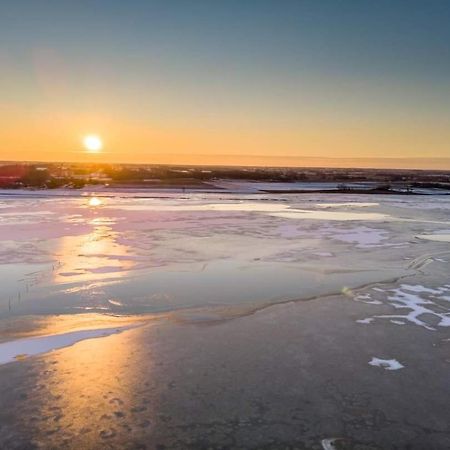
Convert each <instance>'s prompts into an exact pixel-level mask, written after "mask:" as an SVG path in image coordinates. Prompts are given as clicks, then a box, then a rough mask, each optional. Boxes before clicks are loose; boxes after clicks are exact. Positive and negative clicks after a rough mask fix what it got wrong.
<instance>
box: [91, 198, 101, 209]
mask: <svg viewBox="0 0 450 450" xmlns="http://www.w3.org/2000/svg"><path fill="white" fill-rule="evenodd" d="M88 204H89V206H94V207H95V206H100V205H102V204H103V202H102V201H101V200H100V199H99V198H98V197H91V198H90V199H89V203H88Z"/></svg>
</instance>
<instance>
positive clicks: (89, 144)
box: [83, 134, 103, 153]
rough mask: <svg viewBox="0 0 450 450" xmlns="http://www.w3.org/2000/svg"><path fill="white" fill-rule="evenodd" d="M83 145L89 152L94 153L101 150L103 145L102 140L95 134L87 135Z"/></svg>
mask: <svg viewBox="0 0 450 450" xmlns="http://www.w3.org/2000/svg"><path fill="white" fill-rule="evenodd" d="M83 145H84V148H85V149H86V150H87V151H88V152H92V153H97V152H99V151H100V150H101V149H102V147H103V143H102V140H101V139H100V138H99V137H98V136H96V135H95V134H90V135H88V136H85V137H84V139H83Z"/></svg>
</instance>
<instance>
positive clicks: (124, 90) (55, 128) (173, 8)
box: [0, 0, 450, 169]
mask: <svg viewBox="0 0 450 450" xmlns="http://www.w3.org/2000/svg"><path fill="white" fill-rule="evenodd" d="M449 20H450V3H449V2H448V1H446V0H430V1H417V0H412V1H386V0H381V1H377V2H373V1H368V0H360V1H325V0H324V1H308V0H305V1H299V0H282V1H279V2H275V1H268V0H248V1H237V0H229V1H222V2H221V1H202V0H197V1H190V0H172V1H157V0H132V1H128V2H124V1H122V0H105V1H102V0H89V1H64V0H62V1H52V0H39V1H29V0H28V1H27V0H14V1H10V0H2V1H1V2H0V65H1V75H0V91H1V100H0V123H1V127H0V160H33V161H42V160H44V161H96V162H127V163H130V162H133V163H174V164H177V163H180V164H235V165H240V164H242V165H244V164H245V165H253V164H258V165H286V166H289V165H291V166H295V165H300V166H301V165H304V166H307V165H313V166H317V165H319V166H320V165H322V166H333V165H334V166H340V167H343V166H350V167H352V166H363V167H367V166H375V167H377V166H381V167H389V166H392V167H417V168H447V169H448V168H450V160H449V158H450V52H449V44H448V43H449V42H450V27H449ZM92 133H93V134H98V135H101V136H102V138H103V140H104V150H103V152H102V153H101V154H97V155H95V156H93V155H92V154H87V153H86V152H84V151H83V149H82V147H81V145H80V142H81V139H82V136H84V135H86V134H92ZM380 158H381V159H383V158H389V159H391V158H392V159H391V161H389V160H388V161H380V160H379V159H380Z"/></svg>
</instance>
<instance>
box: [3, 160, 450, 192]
mask: <svg viewBox="0 0 450 450" xmlns="http://www.w3.org/2000/svg"><path fill="white" fill-rule="evenodd" d="M224 180H229V181H238V182H239V181H241V182H260V183H261V182H264V183H338V185H337V186H338V190H339V191H358V189H360V187H361V186H362V185H364V183H366V184H367V183H370V186H371V189H372V190H375V191H377V192H380V193H382V192H389V191H392V190H394V191H402V192H408V191H412V189H414V188H424V189H435V190H443V191H448V190H450V171H444V170H443V171H439V170H434V171H430V170H427V171H422V170H399V169H390V170H388V169H333V168H292V167H288V168H278V167H277V168H274V167H220V166H175V165H170V166H169V165H131V164H87V163H86V164H83V163H23V162H17V163H15V162H3V163H0V188H3V189H55V188H63V189H80V188H84V187H86V186H90V185H92V186H98V187H100V185H101V186H105V187H111V188H141V189H146V188H148V189H152V188H156V189H190V190H196V189H201V190H220V189H223V187H221V184H220V181H224ZM366 190H367V189H366ZM267 191H268V192H270V187H269V188H268V189H267ZM278 191H279V190H278ZM289 191H292V189H289ZM297 191H301V188H299V189H298V190H297Z"/></svg>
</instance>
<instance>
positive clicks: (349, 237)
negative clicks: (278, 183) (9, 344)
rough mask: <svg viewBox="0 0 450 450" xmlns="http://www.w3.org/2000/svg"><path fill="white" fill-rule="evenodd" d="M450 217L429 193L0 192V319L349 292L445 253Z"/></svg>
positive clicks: (203, 310)
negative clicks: (58, 194) (60, 194)
mask: <svg viewBox="0 0 450 450" xmlns="http://www.w3.org/2000/svg"><path fill="white" fill-rule="evenodd" d="M449 212H450V200H449V199H447V198H446V197H439V196H436V197H434V196H426V197H417V196H412V197H407V196H398V197H396V196H376V195H366V196H364V195H358V196H355V195H348V196H345V195H339V196H336V195H335V196H333V197H330V196H327V195H325V194H308V195H304V194H303V195H284V196H283V195H263V194H256V195H255V194H226V193H220V194H199V193H196V194H194V193H191V194H189V193H186V194H167V195H165V196H164V195H157V196H155V197H153V198H152V197H151V196H150V197H149V198H133V197H132V196H130V195H129V194H121V193H115V194H113V195H111V193H108V196H102V194H101V193H98V192H97V193H96V192H91V193H86V192H84V193H83V194H77V193H75V194H74V192H70V196H66V197H56V196H54V195H46V193H45V192H40V193H39V196H38V197H36V193H31V194H29V193H26V192H19V193H16V192H13V193H12V194H11V195H8V194H7V193H6V195H5V194H4V195H2V197H1V198H0V279H1V283H2V290H1V296H0V317H2V318H7V317H11V316H23V315H34V314H61V313H65V314H67V313H69V314H72V313H80V312H99V313H113V314H136V313H157V312H168V311H180V310H192V309H193V308H194V309H195V311H196V313H195V314H197V315H198V318H199V320H201V318H202V317H210V315H211V314H216V313H217V314H220V315H221V316H223V315H225V316H226V315H227V314H232V315H236V314H239V309H240V308H242V311H245V312H248V311H249V309H250V310H252V309H254V310H256V309H259V308H260V307H262V306H266V305H268V304H272V303H278V302H286V301H290V300H299V299H308V298H312V297H318V296H324V295H332V294H336V293H340V292H343V291H345V290H347V291H350V290H352V289H357V288H360V287H363V286H366V285H369V284H372V283H379V282H387V281H391V280H395V279H397V278H399V277H402V276H405V275H412V274H414V271H415V269H414V267H413V263H412V262H413V261H415V260H416V259H417V258H422V257H424V255H433V254H434V253H436V252H438V253H439V251H440V250H441V249H442V250H444V251H447V250H449V244H447V243H446V242H445V240H446V238H448V235H449V233H450V220H449ZM447 240H448V239H447ZM213 310H214V311H216V312H212V311H213ZM190 314H193V313H192V312H191V313H190Z"/></svg>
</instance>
